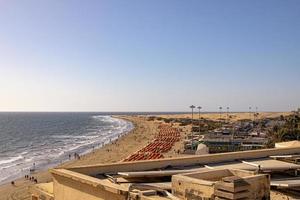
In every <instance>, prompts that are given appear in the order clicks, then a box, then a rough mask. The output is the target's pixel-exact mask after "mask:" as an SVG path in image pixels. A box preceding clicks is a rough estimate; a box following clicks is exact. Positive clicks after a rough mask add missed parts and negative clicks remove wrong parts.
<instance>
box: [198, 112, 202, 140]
mask: <svg viewBox="0 0 300 200" xmlns="http://www.w3.org/2000/svg"><path fill="white" fill-rule="evenodd" d="M197 108H198V109H199V135H200V132H201V131H200V128H201V122H200V120H201V109H202V107H201V106H198V107H197Z"/></svg>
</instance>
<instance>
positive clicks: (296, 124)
mask: <svg viewBox="0 0 300 200" xmlns="http://www.w3.org/2000/svg"><path fill="white" fill-rule="evenodd" d="M268 136H269V138H271V139H270V143H269V144H268V146H269V147H272V146H274V144H275V143H276V142H284V141H290V140H300V115H299V112H294V113H293V114H292V115H290V116H286V117H284V116H280V117H279V118H278V119H277V124H276V125H274V126H273V128H272V129H271V130H269V132H268Z"/></svg>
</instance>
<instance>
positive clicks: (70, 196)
mask: <svg viewBox="0 0 300 200" xmlns="http://www.w3.org/2000/svg"><path fill="white" fill-rule="evenodd" d="M53 180H54V198H55V200H109V199H113V200H126V196H127V195H122V194H115V193H112V192H109V191H106V190H105V189H104V188H101V187H94V186H92V185H90V184H87V183H82V182H80V181H77V180H73V179H72V178H66V177H63V176H60V175H55V174H54V175H53Z"/></svg>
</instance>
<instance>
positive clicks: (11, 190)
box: [0, 115, 157, 200]
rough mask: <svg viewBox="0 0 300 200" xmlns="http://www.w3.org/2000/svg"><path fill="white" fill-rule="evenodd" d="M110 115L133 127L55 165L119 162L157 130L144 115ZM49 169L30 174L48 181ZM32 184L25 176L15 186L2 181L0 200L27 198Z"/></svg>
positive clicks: (40, 180)
mask: <svg viewBox="0 0 300 200" xmlns="http://www.w3.org/2000/svg"><path fill="white" fill-rule="evenodd" d="M111 117H113V118H117V119H123V120H126V121H129V122H131V123H132V124H133V126H134V127H133V129H132V130H131V131H129V132H127V133H122V134H120V137H119V138H117V139H115V140H113V141H112V142H110V143H108V144H105V145H104V146H102V147H99V148H96V149H95V150H94V151H91V152H89V153H87V154H84V155H82V156H81V158H80V160H74V159H72V160H70V161H68V160H67V161H65V162H63V163H62V164H59V165H56V166H55V167H66V166H69V167H70V166H79V165H85V164H95V163H114V162H119V161H121V160H122V159H125V158H126V157H127V156H129V155H130V154H132V153H134V152H135V151H137V150H138V149H140V148H141V147H143V146H144V145H146V144H147V143H148V142H149V141H150V140H152V139H153V137H154V134H155V133H156V130H157V126H156V125H155V123H154V122H151V121H147V120H145V118H144V117H138V116H119V115H113V116H111ZM55 167H54V168H55ZM51 168H53V167H51ZM49 169H50V168H46V169H44V170H41V171H37V172H35V173H32V174H31V175H30V176H33V177H35V178H37V180H38V183H46V182H50V181H51V175H50V173H49V171H48V170H49ZM33 184H34V183H33V182H31V181H29V180H26V179H25V178H19V179H16V180H15V186H12V185H11V184H10V183H3V184H1V185H0V200H7V199H23V200H29V199H30V198H29V193H28V187H29V186H30V185H33Z"/></svg>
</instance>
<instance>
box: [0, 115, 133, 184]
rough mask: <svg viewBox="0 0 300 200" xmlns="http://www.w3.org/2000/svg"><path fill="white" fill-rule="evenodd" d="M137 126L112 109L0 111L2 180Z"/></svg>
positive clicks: (43, 166) (50, 164) (95, 145)
mask: <svg viewBox="0 0 300 200" xmlns="http://www.w3.org/2000/svg"><path fill="white" fill-rule="evenodd" d="M132 129H133V124H132V123H131V122H128V121H125V120H121V119H116V118H112V117H110V115H109V113H0V184H2V183H5V182H8V181H11V180H14V179H16V178H19V177H22V176H24V175H25V174H29V171H30V169H34V170H42V169H46V168H48V167H53V166H55V165H57V164H59V163H61V162H63V161H66V160H68V159H69V155H73V154H74V153H75V152H76V153H78V154H85V153H88V152H90V151H91V150H92V149H93V148H99V147H101V146H102V145H105V144H107V143H109V142H110V141H113V140H115V139H117V138H118V137H119V136H120V135H123V134H126V133H127V132H129V131H130V130H132Z"/></svg>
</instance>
